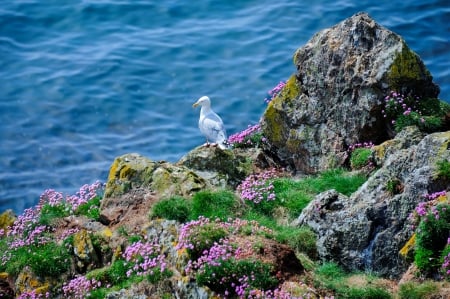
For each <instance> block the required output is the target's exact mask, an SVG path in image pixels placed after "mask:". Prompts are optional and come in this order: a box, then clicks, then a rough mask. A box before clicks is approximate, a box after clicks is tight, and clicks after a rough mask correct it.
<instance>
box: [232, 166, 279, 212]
mask: <svg viewBox="0 0 450 299" xmlns="http://www.w3.org/2000/svg"><path fill="white" fill-rule="evenodd" d="M277 176H278V173H277V171H276V170H275V169H274V168H271V169H268V170H265V171H263V172H261V173H257V174H251V175H249V176H248V177H246V178H245V180H244V181H242V183H241V184H240V185H239V186H238V187H237V191H238V192H239V194H240V196H241V198H242V199H243V200H247V201H251V202H253V203H255V204H258V203H260V202H262V201H273V200H275V198H276V195H275V192H274V186H273V183H272V181H271V179H273V178H275V177H277Z"/></svg>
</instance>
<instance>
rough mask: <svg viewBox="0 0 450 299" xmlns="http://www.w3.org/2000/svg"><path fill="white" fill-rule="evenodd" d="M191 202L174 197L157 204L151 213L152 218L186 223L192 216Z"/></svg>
mask: <svg viewBox="0 0 450 299" xmlns="http://www.w3.org/2000/svg"><path fill="white" fill-rule="evenodd" d="M191 210H192V204H191V201H190V200H188V199H185V198H183V197H181V196H173V197H171V198H169V199H163V200H161V201H159V202H157V203H156V204H155V205H154V206H153V208H152V212H151V215H150V216H151V218H165V219H169V220H176V221H179V222H181V223H184V222H186V221H187V220H188V219H189V215H190V214H191Z"/></svg>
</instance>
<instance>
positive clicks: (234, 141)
mask: <svg viewBox="0 0 450 299" xmlns="http://www.w3.org/2000/svg"><path fill="white" fill-rule="evenodd" d="M259 132H261V125H260V124H256V125H253V126H251V125H249V126H248V128H247V129H245V130H244V131H242V132H239V133H236V134H233V135H231V136H230V137H229V138H228V143H229V144H231V145H232V146H234V147H236V146H237V145H248V146H252V145H255V144H254V141H252V138H251V137H252V136H253V135H255V134H256V133H259ZM261 141H262V142H265V138H264V137H263V138H262V139H261Z"/></svg>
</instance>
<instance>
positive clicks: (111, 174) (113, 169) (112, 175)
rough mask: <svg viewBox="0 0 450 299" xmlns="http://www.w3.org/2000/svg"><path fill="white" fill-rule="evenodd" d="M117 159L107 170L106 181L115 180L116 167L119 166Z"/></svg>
mask: <svg viewBox="0 0 450 299" xmlns="http://www.w3.org/2000/svg"><path fill="white" fill-rule="evenodd" d="M119 161H120V160H119V159H115V160H114V162H113V164H112V165H111V167H110V169H109V175H108V181H112V180H114V179H115V178H116V172H117V167H118V166H119Z"/></svg>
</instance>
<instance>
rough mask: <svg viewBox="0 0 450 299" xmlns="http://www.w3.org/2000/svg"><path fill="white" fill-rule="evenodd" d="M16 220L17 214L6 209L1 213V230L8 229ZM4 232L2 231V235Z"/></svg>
mask: <svg viewBox="0 0 450 299" xmlns="http://www.w3.org/2000/svg"><path fill="white" fill-rule="evenodd" d="M14 221H16V215H15V214H14V212H13V211H12V210H6V211H4V212H3V213H1V214H0V231H2V230H3V231H6V229H7V228H8V227H9V226H11V225H13V223H14ZM1 235H2V234H1V233H0V236H1Z"/></svg>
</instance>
